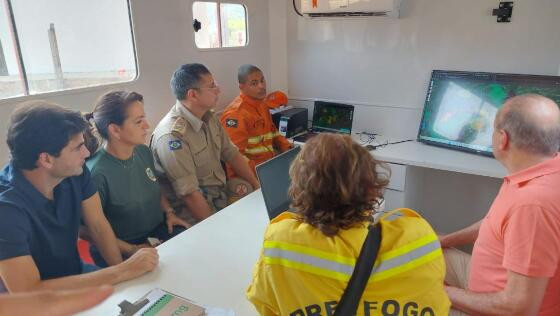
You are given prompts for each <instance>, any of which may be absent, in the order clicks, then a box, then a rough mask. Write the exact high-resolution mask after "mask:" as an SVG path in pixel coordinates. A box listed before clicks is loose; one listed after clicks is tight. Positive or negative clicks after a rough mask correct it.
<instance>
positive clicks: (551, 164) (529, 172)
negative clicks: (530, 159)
mask: <svg viewBox="0 0 560 316" xmlns="http://www.w3.org/2000/svg"><path fill="white" fill-rule="evenodd" d="M556 172H560V155H556V156H554V158H551V159H549V160H547V161H544V162H541V163H539V164H537V165H534V166H532V167H529V168H527V169H524V170H521V171H519V172H516V173H514V174H511V175H509V176H506V177H505V179H506V180H508V181H510V182H511V183H513V184H517V185H518V184H521V183H523V182H527V181H529V180H532V179H534V178H538V177H541V176H544V175H547V174H551V173H556Z"/></svg>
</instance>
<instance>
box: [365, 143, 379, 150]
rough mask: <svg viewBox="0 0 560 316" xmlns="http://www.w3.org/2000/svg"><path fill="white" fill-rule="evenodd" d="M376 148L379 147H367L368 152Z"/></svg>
mask: <svg viewBox="0 0 560 316" xmlns="http://www.w3.org/2000/svg"><path fill="white" fill-rule="evenodd" d="M376 148H377V146H373V145H371V144H369V145H366V149H367V150H368V151H371V150H375V149H376Z"/></svg>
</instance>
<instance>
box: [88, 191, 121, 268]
mask: <svg viewBox="0 0 560 316" xmlns="http://www.w3.org/2000/svg"><path fill="white" fill-rule="evenodd" d="M82 218H83V220H84V223H85V225H86V227H87V228H88V231H89V235H90V237H91V239H92V241H93V242H94V243H95V246H96V247H97V248H98V249H99V252H100V253H101V255H102V256H103V259H105V262H107V264H108V265H110V266H112V265H115V264H118V263H121V262H122V255H121V251H120V250H119V247H118V244H117V238H116V237H115V233H114V232H113V229H112V228H111V225H110V224H109V222H108V221H107V218H106V217H105V215H104V214H103V210H102V208H101V200H100V199H99V194H98V193H95V194H94V195H92V196H91V197H90V198H88V199H85V200H83V201H82Z"/></svg>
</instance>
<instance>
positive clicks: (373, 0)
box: [301, 0, 402, 18]
mask: <svg viewBox="0 0 560 316" xmlns="http://www.w3.org/2000/svg"><path fill="white" fill-rule="evenodd" d="M401 1H402V0H301V13H303V14H307V15H308V16H310V17H332V16H389V17H395V18H398V17H399V9H400V6H401Z"/></svg>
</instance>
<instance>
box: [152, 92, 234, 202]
mask: <svg viewBox="0 0 560 316" xmlns="http://www.w3.org/2000/svg"><path fill="white" fill-rule="evenodd" d="M150 147H151V149H152V152H153V154H154V160H155V168H156V171H157V172H158V174H159V175H160V176H161V175H165V177H166V178H167V179H168V180H169V182H170V183H171V186H172V187H173V190H174V191H175V194H176V195H177V196H185V195H188V194H191V193H193V192H195V191H197V190H200V189H201V188H204V187H210V186H220V187H223V186H225V184H226V175H225V171H224V168H223V167H222V164H221V162H220V161H224V162H228V161H229V160H230V159H232V158H233V157H234V156H235V155H236V154H237V153H238V152H239V151H238V150H237V147H235V145H233V143H232V142H231V141H230V139H229V137H228V136H227V134H226V133H225V131H224V129H223V128H222V125H221V124H220V121H219V120H218V119H217V118H216V116H215V115H214V113H213V112H212V111H208V112H207V113H206V114H205V115H204V116H203V117H202V120H200V119H198V118H197V117H196V116H194V115H193V114H192V113H191V112H190V111H189V110H187V109H186V108H185V107H184V106H183V105H182V104H181V103H180V102H179V101H177V103H175V105H174V106H173V108H171V111H169V113H167V115H165V117H164V118H163V119H162V120H161V121H160V122H159V124H158V125H157V127H156V128H155V130H154V133H153V134H152V138H151V141H150Z"/></svg>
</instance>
